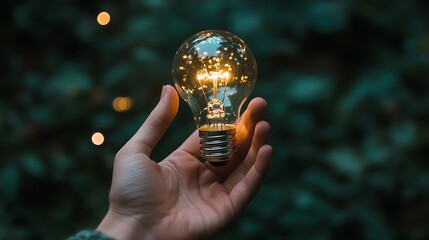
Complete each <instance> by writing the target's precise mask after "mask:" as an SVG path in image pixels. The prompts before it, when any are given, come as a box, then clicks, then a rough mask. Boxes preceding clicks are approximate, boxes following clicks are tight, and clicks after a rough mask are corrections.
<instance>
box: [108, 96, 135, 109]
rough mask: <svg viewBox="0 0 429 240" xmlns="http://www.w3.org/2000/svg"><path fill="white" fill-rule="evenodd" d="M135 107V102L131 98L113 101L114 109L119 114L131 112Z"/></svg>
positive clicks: (120, 98) (118, 98) (119, 98)
mask: <svg viewBox="0 0 429 240" xmlns="http://www.w3.org/2000/svg"><path fill="white" fill-rule="evenodd" d="M133 105H134V101H133V99H132V98H131V97H117V98H115V99H114V100H113V103H112V106H113V109H114V110H115V111H117V112H123V111H128V110H130V109H131V108H132V107H133Z"/></svg>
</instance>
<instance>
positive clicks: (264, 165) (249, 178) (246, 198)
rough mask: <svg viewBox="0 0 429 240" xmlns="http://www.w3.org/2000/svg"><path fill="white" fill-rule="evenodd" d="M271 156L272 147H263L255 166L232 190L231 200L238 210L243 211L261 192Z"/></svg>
mask: <svg viewBox="0 0 429 240" xmlns="http://www.w3.org/2000/svg"><path fill="white" fill-rule="evenodd" d="M271 155H272V147H271V146H270V145H264V146H262V147H261V148H260V149H259V151H258V155H257V157H256V161H255V164H254V165H253V166H252V168H250V170H249V172H248V173H247V174H246V176H245V177H244V178H243V179H242V180H241V181H240V182H238V183H237V184H236V185H235V186H234V187H233V188H232V190H231V192H230V199H231V201H232V203H233V205H234V208H235V209H236V210H238V211H240V210H242V209H243V208H244V207H245V206H246V205H247V204H248V203H249V202H250V200H252V198H253V197H254V196H255V194H256V193H257V191H258V190H259V187H260V186H261V183H262V180H263V179H264V177H265V175H266V174H267V172H268V169H269V166H270V163H271Z"/></svg>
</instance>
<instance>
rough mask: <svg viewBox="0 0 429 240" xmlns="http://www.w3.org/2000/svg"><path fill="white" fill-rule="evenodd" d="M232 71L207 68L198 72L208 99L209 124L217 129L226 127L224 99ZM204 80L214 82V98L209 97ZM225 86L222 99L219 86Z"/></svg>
mask: <svg viewBox="0 0 429 240" xmlns="http://www.w3.org/2000/svg"><path fill="white" fill-rule="evenodd" d="M229 78H230V73H229V72H228V71H224V70H217V71H207V69H206V68H204V69H203V70H199V71H198V72H197V79H198V82H199V83H200V86H201V89H202V91H203V94H204V97H205V98H206V101H207V108H206V109H207V121H208V125H209V126H212V127H214V128H215V129H216V130H223V129H224V128H225V110H224V104H223V101H224V100H225V94H226V88H227V85H228V80H229ZM204 82H211V83H212V84H213V98H212V99H211V100H209V99H207V96H206V93H205V91H204V88H207V87H206V86H205V85H203V83H204ZM219 86H223V88H224V91H223V97H222V101H221V100H219V98H218V95H219V94H218V87H219Z"/></svg>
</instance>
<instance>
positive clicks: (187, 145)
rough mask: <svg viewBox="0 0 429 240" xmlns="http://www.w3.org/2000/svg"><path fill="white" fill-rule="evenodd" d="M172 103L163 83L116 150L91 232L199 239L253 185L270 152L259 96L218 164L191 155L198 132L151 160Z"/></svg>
mask: <svg viewBox="0 0 429 240" xmlns="http://www.w3.org/2000/svg"><path fill="white" fill-rule="evenodd" d="M178 105H179V99H178V96H177V92H176V91H175V89H174V88H173V87H172V86H169V85H167V86H164V87H163V91H162V93H161V100H160V101H159V103H158V105H157V106H156V107H155V109H154V110H153V111H152V113H151V114H150V115H149V117H148V118H147V119H146V121H145V123H144V124H143V125H142V126H141V128H140V129H139V130H138V131H137V133H136V134H135V135H134V136H133V137H132V138H131V139H130V140H129V141H128V142H127V143H126V144H125V145H124V146H123V147H122V148H121V149H120V150H119V151H118V153H117V155H116V157H115V163H114V168H113V180H112V186H111V190H110V196H109V201H110V205H109V210H108V213H107V215H106V216H105V218H104V219H103V221H102V222H101V223H100V225H99V226H98V228H97V230H98V231H101V232H103V233H105V234H107V235H110V236H112V237H115V238H116V239H196V238H203V237H205V236H210V235H212V234H214V233H216V232H218V231H219V230H220V229H222V228H223V227H225V226H226V225H227V224H228V223H229V222H231V221H232V220H233V219H234V218H235V217H236V216H237V215H238V214H239V213H240V212H241V210H243V209H244V207H245V206H246V205H247V204H248V203H249V201H250V200H251V199H252V198H253V196H254V195H255V194H256V192H257V191H258V189H259V187H260V184H261V182H262V180H263V178H264V176H265V175H266V173H267V171H268V168H269V165H270V161H271V153H272V147H271V146H270V145H268V134H269V129H270V126H269V124H268V123H267V122H266V121H263V120H262V115H263V112H264V110H265V108H266V102H265V101H264V100H263V99H262V98H255V99H253V100H252V101H251V102H250V103H249V105H248V107H247V110H246V111H245V112H244V114H243V116H242V117H241V120H240V122H239V124H238V126H237V133H236V138H237V140H236V145H237V149H238V151H237V153H236V154H235V155H234V156H233V158H232V159H231V160H229V162H228V163H227V165H226V166H224V167H213V166H211V165H210V164H203V163H201V162H200V161H199V160H198V158H199V147H200V145H199V136H198V131H195V132H194V133H193V134H191V136H189V138H188V139H187V140H185V142H184V143H183V144H182V145H181V146H180V147H179V148H178V149H176V150H175V151H174V152H172V153H171V154H170V155H168V156H167V157H166V158H165V159H164V160H162V161H161V162H159V163H156V162H154V161H153V160H151V159H150V154H151V152H152V150H153V149H154V148H155V146H156V145H157V143H158V142H159V140H160V139H161V137H162V136H163V135H164V133H165V132H166V130H167V128H168V127H169V125H170V124H171V122H172V121H173V119H174V117H175V116H176V113H177V110H178Z"/></svg>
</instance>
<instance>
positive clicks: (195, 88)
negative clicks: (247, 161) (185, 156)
mask: <svg viewBox="0 0 429 240" xmlns="http://www.w3.org/2000/svg"><path fill="white" fill-rule="evenodd" d="M172 73H173V79H174V83H175V87H176V89H177V91H178V92H179V95H180V96H181V97H182V98H183V100H184V101H185V102H186V103H187V104H188V105H189V107H190V108H191V111H192V113H193V115H194V120H195V123H196V126H197V128H198V130H199V135H200V138H201V141H200V144H201V148H200V150H201V156H202V157H203V158H204V159H205V160H206V161H208V162H209V163H211V164H212V165H213V166H223V165H225V164H226V163H227V162H228V160H229V159H230V158H231V156H232V155H233V154H234V152H236V150H237V149H236V146H235V132H236V124H237V122H238V119H239V117H240V109H241V106H242V105H243V103H244V102H245V101H246V99H247V98H248V97H249V95H250V93H251V91H252V90H253V87H254V85H255V80H256V61H255V58H254V57H253V54H252V52H251V51H250V49H249V47H248V46H247V45H246V43H245V42H244V41H243V40H241V39H240V38H239V37H237V36H235V35H234V34H231V33H229V32H226V31H221V30H207V31H202V32H199V33H197V34H195V35H193V36H191V37H189V38H188V39H187V40H186V41H185V42H184V43H183V44H182V45H181V46H180V47H179V49H178V50H177V52H176V55H175V57H174V62H173V70H172Z"/></svg>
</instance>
